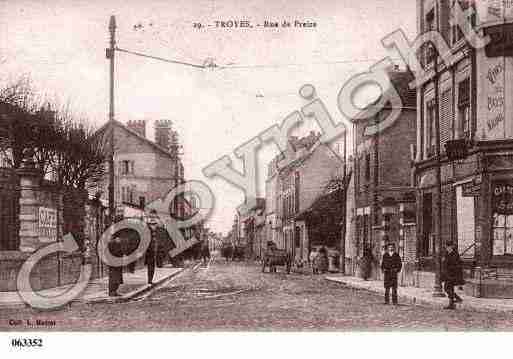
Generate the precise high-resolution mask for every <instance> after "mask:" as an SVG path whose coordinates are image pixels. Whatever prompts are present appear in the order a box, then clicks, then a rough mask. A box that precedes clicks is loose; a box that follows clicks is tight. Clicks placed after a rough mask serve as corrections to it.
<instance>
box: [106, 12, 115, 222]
mask: <svg viewBox="0 0 513 359" xmlns="http://www.w3.org/2000/svg"><path fill="white" fill-rule="evenodd" d="M109 32H110V47H109V48H108V49H107V52H106V55H107V59H109V60H110V92H109V123H110V128H111V132H110V141H109V142H110V155H109V219H110V224H112V223H114V216H115V213H114V211H115V204H114V200H115V196H114V53H115V46H116V18H115V17H114V15H112V16H111V17H110V21H109Z"/></svg>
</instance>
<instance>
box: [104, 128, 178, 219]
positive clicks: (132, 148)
mask: <svg viewBox="0 0 513 359" xmlns="http://www.w3.org/2000/svg"><path fill="white" fill-rule="evenodd" d="M110 131H114V173H115V176H114V191H115V205H116V212H117V214H121V215H124V214H125V212H126V211H127V210H128V209H129V208H133V207H134V206H136V207H140V208H144V206H145V204H147V203H150V202H153V201H155V200H156V199H158V198H162V197H165V195H166V194H167V193H168V192H169V191H170V190H171V189H172V188H174V187H175V186H177V185H179V184H181V183H183V181H184V169H183V165H182V163H181V160H180V158H179V156H178V148H177V147H178V146H177V141H176V136H177V135H176V133H175V132H174V131H173V130H172V128H171V122H170V121H168V120H160V121H156V123H155V138H156V139H157V142H153V141H151V140H149V139H148V138H147V137H146V122H145V121H129V122H128V123H127V125H124V124H122V123H121V122H118V121H114V122H113V123H110V122H109V123H107V124H106V125H105V126H103V127H102V128H101V129H99V130H98V134H99V135H104V136H105V139H106V141H109V140H110ZM107 149H108V145H107ZM108 185H109V180H108V174H107V175H106V177H105V180H104V181H103V182H102V183H101V184H100V190H101V192H102V199H103V200H104V201H108V193H109V192H108ZM175 203H179V201H176V202H175Z"/></svg>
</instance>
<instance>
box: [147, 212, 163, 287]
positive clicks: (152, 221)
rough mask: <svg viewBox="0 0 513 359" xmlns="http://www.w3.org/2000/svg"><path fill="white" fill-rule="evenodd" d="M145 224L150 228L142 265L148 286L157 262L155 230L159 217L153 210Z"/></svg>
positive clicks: (151, 280) (151, 282)
mask: <svg viewBox="0 0 513 359" xmlns="http://www.w3.org/2000/svg"><path fill="white" fill-rule="evenodd" d="M147 224H148V227H149V228H150V234H151V240H150V244H149V246H148V249H147V250H146V254H145V256H144V263H145V264H146V266H147V267H148V284H153V276H154V275H155V264H156V262H157V229H158V225H159V217H158V214H157V211H156V210H155V209H152V210H151V211H150V215H149V216H148V220H147Z"/></svg>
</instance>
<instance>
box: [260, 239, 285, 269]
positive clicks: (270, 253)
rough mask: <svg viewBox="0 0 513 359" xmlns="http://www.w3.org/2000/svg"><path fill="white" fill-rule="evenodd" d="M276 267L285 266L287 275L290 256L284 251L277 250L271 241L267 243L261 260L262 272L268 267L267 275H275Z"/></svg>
mask: <svg viewBox="0 0 513 359" xmlns="http://www.w3.org/2000/svg"><path fill="white" fill-rule="evenodd" d="M276 266H285V270H286V271H287V274H288V273H290V269H291V267H292V256H291V255H290V254H289V253H287V251H286V250H285V249H278V247H277V246H276V244H275V243H274V242H272V241H269V242H267V249H266V251H265V252H264V255H263V258H262V272H265V267H269V273H273V272H274V273H276Z"/></svg>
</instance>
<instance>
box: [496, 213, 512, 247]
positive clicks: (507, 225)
mask: <svg viewBox="0 0 513 359" xmlns="http://www.w3.org/2000/svg"><path fill="white" fill-rule="evenodd" d="M505 254H507V255H512V254H513V215H506V214H498V213H494V215H493V255H494V256H503V255H505Z"/></svg>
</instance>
